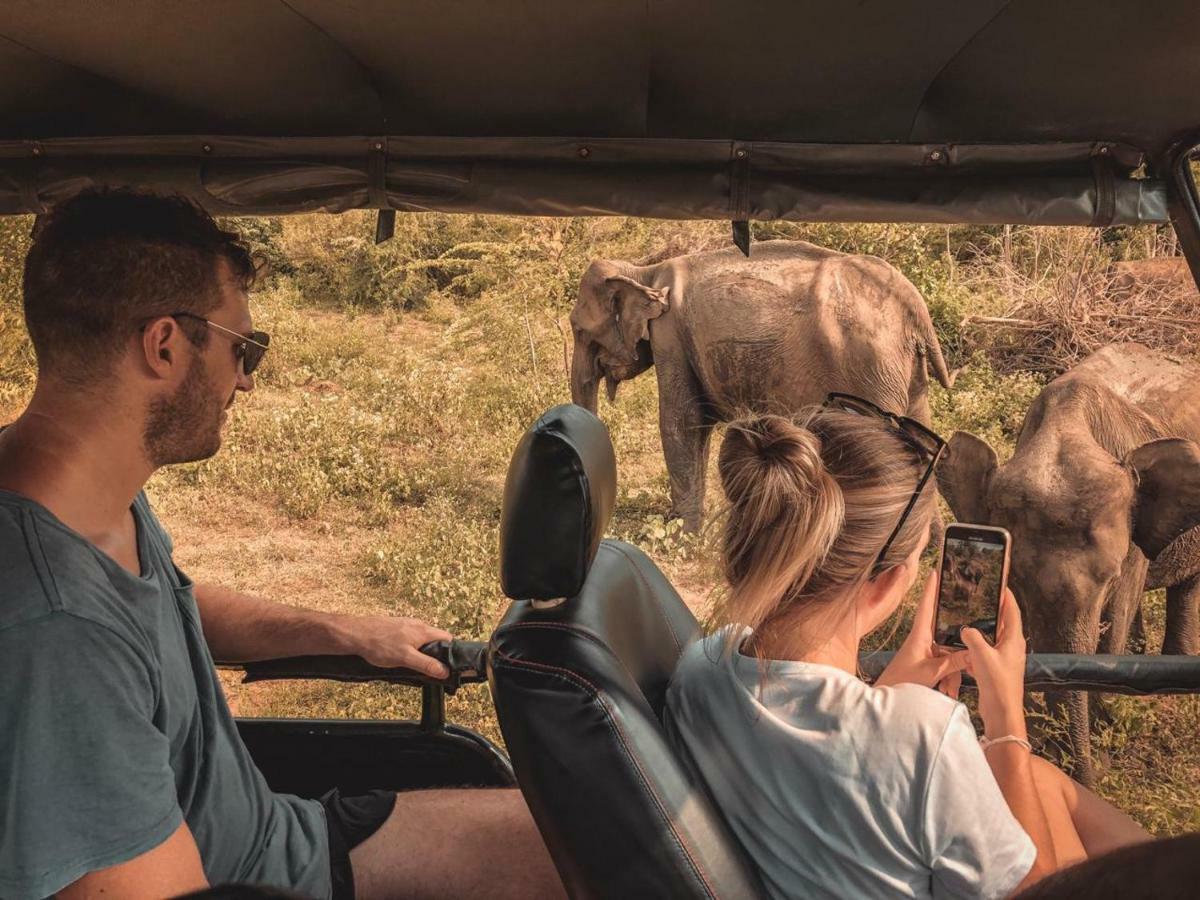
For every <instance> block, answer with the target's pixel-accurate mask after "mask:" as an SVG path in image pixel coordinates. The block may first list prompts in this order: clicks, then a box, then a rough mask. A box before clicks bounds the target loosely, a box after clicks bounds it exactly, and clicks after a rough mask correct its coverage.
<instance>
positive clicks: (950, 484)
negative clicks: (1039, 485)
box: [937, 431, 999, 523]
mask: <svg viewBox="0 0 1200 900" xmlns="http://www.w3.org/2000/svg"><path fill="white" fill-rule="evenodd" d="M998 466H999V460H998V459H997V457H996V451H995V450H993V449H992V448H991V446H990V445H989V444H988V442H987V441H985V440H982V439H981V438H977V437H976V436H975V435H973V434H971V433H970V432H969V431H956V432H954V434H953V435H951V437H950V442H949V443H948V444H947V445H946V449H945V451H944V452H943V453H942V458H941V459H940V460H938V466H937V482H938V489H939V490H940V491H941V492H942V496H943V497H945V498H946V502H947V503H949V504H950V509H952V510H953V511H954V517H955V518H956V519H958V521H960V522H979V523H984V522H986V521H987V518H988V512H987V491H988V486H989V485H990V484H991V480H992V476H993V475H994V474H995V473H996V469H997V467H998Z"/></svg>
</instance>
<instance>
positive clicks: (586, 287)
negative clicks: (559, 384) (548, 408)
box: [571, 241, 951, 531]
mask: <svg viewBox="0 0 1200 900" xmlns="http://www.w3.org/2000/svg"><path fill="white" fill-rule="evenodd" d="M571 327H572V329H573V331H574V334H575V357H574V361H573V363H572V365H571V398H572V400H574V402H575V403H577V404H579V405H580V406H583V407H585V408H586V409H588V410H590V411H591V412H596V398H597V393H598V388H599V383H600V381H601V380H603V381H604V382H605V383H606V386H607V389H608V397H609V400H610V401H611V400H613V399H614V398H615V396H616V392H617V386H618V385H619V384H620V382H622V381H625V380H627V379H629V378H633V377H634V376H636V375H638V374H640V373H642V372H644V371H645V370H646V369H648V368H650V367H651V366H655V367H656V372H657V376H658V420H659V429H660V431H661V434H662V442H663V452H664V454H665V456H666V462H667V472H668V474H669V475H670V479H671V507H672V510H671V512H672V515H675V516H680V517H682V518H683V522H684V527H685V528H686V529H687V530H689V531H695V530H697V529H698V528H699V527H700V523H701V516H702V509H703V501H704V473H705V468H706V463H707V458H708V442H709V436H710V434H711V432H712V428H713V425H715V424H716V423H717V422H721V421H728V420H729V419H730V418H733V417H735V416H737V415H738V414H739V413H741V412H743V411H755V412H763V413H766V412H774V413H783V414H787V413H789V412H794V411H795V410H797V409H799V408H800V407H803V406H806V405H809V404H813V403H820V402H821V401H822V400H824V398H825V396H826V395H827V394H828V393H829V392H830V391H843V392H846V393H850V394H857V395H858V396H860V397H864V398H866V399H868V400H871V401H872V402H874V403H876V404H877V405H879V406H881V407H883V408H884V409H888V410H891V411H892V412H895V413H901V414H905V415H908V416H911V417H912V418H915V419H918V420H920V421H921V422H923V423H925V424H928V423H929V402H928V397H927V390H928V377H927V374H926V363H928V365H929V367H930V368H931V369H932V371H933V374H934V376H935V377H936V378H937V379H938V381H939V382H941V383H942V384H943V385H945V386H946V387H949V386H950V383H951V377H950V374H949V373H948V372H947V371H946V363H945V361H944V360H943V359H942V351H941V347H940V346H939V344H938V340H937V336H936V334H934V330H933V323H932V322H931V321H930V318H929V311H928V310H927V309H926V307H925V301H924V300H923V299H922V298H921V295H920V294H919V293H918V292H917V289H916V288H915V287H913V285H912V284H911V283H910V282H909V281H908V279H906V278H905V277H904V276H903V275H902V274H900V272H898V271H897V270H896V269H895V268H893V267H892V266H890V265H888V264H887V263H886V262H884V261H883V260H881V259H877V258H876V257H873V256H851V255H848V254H845V253H837V252H834V251H832V250H824V249H822V248H820V247H816V246H814V245H812V244H807V243H804V242H801V241H764V242H762V243H758V244H755V245H754V249H753V252H752V255H751V257H750V258H749V259H747V258H746V257H744V256H743V255H742V254H741V252H740V251H738V250H736V249H734V248H732V247H731V248H729V249H728V250H718V251H713V252H708V253H694V254H692V255H690V256H680V257H676V258H674V259H668V260H666V261H664V262H661V263H658V264H657V265H651V266H636V265H633V264H632V263H627V262H617V261H610V260H596V261H595V262H593V263H592V264H591V266H589V267H588V270H587V272H585V273H584V276H583V280H582V282H581V283H580V286H579V297H578V299H577V300H576V303H575V308H574V309H573V310H572V311H571Z"/></svg>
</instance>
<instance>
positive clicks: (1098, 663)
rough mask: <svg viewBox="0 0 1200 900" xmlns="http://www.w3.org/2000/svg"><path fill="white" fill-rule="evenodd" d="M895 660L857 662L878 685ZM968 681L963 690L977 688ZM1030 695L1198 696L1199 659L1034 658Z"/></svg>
mask: <svg viewBox="0 0 1200 900" xmlns="http://www.w3.org/2000/svg"><path fill="white" fill-rule="evenodd" d="M891 658H892V653H890V652H884V651H878V652H874V653H864V654H862V655H861V656H860V657H859V667H860V668H861V669H862V671H863V674H864V675H866V676H867V677H868V678H870V679H874V678H875V677H876V676H877V675H879V673H880V672H882V671H883V667H884V666H886V665H887V663H888V661H890V660H891ZM973 685H974V682H973V681H972V679H971V678H970V677H968V676H964V677H963V686H964V687H968V686H973ZM1025 687H1026V689H1027V690H1031V691H1057V690H1067V691H1093V692H1096V693H1106V694H1132V695H1148V694H1196V693H1200V656H1142V655H1136V654H1133V655H1127V656H1118V655H1114V654H1108V655H1105V654H1097V655H1092V656H1085V655H1079V654H1073V653H1031V654H1030V655H1029V656H1028V657H1027V659H1026V662H1025Z"/></svg>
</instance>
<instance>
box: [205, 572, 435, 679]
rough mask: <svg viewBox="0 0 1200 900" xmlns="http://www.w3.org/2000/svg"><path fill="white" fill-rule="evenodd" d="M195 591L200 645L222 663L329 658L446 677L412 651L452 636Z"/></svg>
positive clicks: (410, 624) (397, 620) (418, 625)
mask: <svg viewBox="0 0 1200 900" xmlns="http://www.w3.org/2000/svg"><path fill="white" fill-rule="evenodd" d="M194 591H195V595H196V606H197V607H198V608H199V610H200V622H201V624H202V625H203V626H204V639H205V640H206V641H207V642H208V648H209V650H210V651H211V652H212V655H213V658H215V659H217V660H220V661H221V662H231V663H240V662H254V661H256V660H263V659H279V658H280V657H284V656H316V655H322V654H331V655H335V656H361V657H362V658H363V659H365V660H366V661H367V662H369V663H371V664H372V665H376V666H384V667H397V666H403V667H405V668H409V669H415V670H417V671H419V672H423V673H425V674H426V675H429V676H431V677H433V678H445V677H446V676H448V675H449V674H450V673H449V672H448V671H447V669H446V667H445V666H443V665H442V664H441V663H440V662H438V661H437V660H436V659H433V658H432V657H430V656H426V655H425V654H424V653H421V652H420V650H418V649H417V648H419V647H420V646H421V645H422V644H426V643H428V642H429V641H438V640H449V639H450V638H451V637H452V635H451V634H450V633H449V632H448V631H443V630H442V629H440V628H434V627H433V626H432V625H428V624H426V623H425V622H422V621H421V620H419V619H409V618H405V617H403V616H347V615H338V614H335V613H323V612H317V611H315V610H311V609H302V608H300V607H297V606H288V605H287V604H284V603H274V602H272V601H270V600H263V599H261V598H259V597H252V596H250V595H249V594H241V593H238V592H237V591H232V590H229V589H228V588H223V587H218V586H217V585H212V584H197V585H196V586H195V588H194Z"/></svg>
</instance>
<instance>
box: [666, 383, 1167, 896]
mask: <svg viewBox="0 0 1200 900" xmlns="http://www.w3.org/2000/svg"><path fill="white" fill-rule="evenodd" d="M942 446H944V444H943V442H942V441H941V439H940V438H938V437H937V436H936V435H934V434H933V433H932V432H929V431H928V430H927V429H925V428H924V427H923V426H920V425H919V424H918V423H916V422H913V421H912V420H909V419H902V418H899V417H895V416H890V415H889V414H887V413H884V412H882V411H880V410H878V409H877V408H875V407H873V406H871V405H870V404H869V403H867V402H866V401H862V400H860V399H858V398H851V397H846V396H845V395H831V398H830V402H827V404H826V406H825V407H823V408H820V409H816V410H810V411H808V412H806V413H805V414H803V415H802V416H801V417H800V418H798V419H795V420H792V419H787V418H782V417H779V416H763V417H758V418H753V419H744V420H741V421H738V422H735V423H733V424H731V425H730V427H729V430H728V432H727V434H726V437H725V441H724V444H723V445H722V447H721V453H720V458H719V463H718V467H719V472H720V476H721V484H722V488H723V489H724V492H725V497H726V500H727V501H728V508H727V510H726V514H725V515H726V518H725V524H724V532H723V542H722V562H723V566H724V571H725V576H726V579H727V582H728V585H727V587H728V590H727V591H726V592H725V593H724V595H723V597H722V598H721V599H720V600H719V601H718V603H717V606H716V609H715V611H714V620H715V624H716V625H717V626H718V627H717V628H716V630H714V631H713V633H711V634H710V635H709V637H708V638H706V639H705V640H704V641H701V642H698V643H696V644H694V645H692V646H691V647H690V648H688V650H687V651H685V654H684V657H683V659H681V661H680V665H679V668H678V670H677V672H676V675H675V678H674V680H673V681H672V684H671V688H670V691H669V693H668V697H667V716H666V719H667V726H668V731H669V733H670V735H671V738H672V740H673V741H674V743H675V745H676V747H677V748H678V749H679V750H680V752H681V753H682V754H683V755H684V757H685V758H686V759H688V760H689V762H690V763H691V764H692V765H693V767H694V769H695V771H696V772H698V774H699V775H700V777H701V778H702V779H703V780H704V782H705V783H706V784H707V786H708V788H709V790H710V792H711V794H712V796H713V798H714V799H715V801H716V803H717V805H718V807H719V808H720V809H721V811H722V813H723V814H724V816H725V818H726V820H727V821H728V822H729V824H730V825H731V827H732V828H733V830H734V832H735V833H736V834H737V836H738V838H739V839H740V841H741V843H742V845H743V846H744V847H745V848H746V850H747V852H748V853H749V855H750V857H751V859H752V860H753V861H754V862H755V863H756V864H757V866H758V868H759V871H760V873H761V875H762V879H763V882H764V884H765V885H766V887H767V890H768V892H769V893H770V894H771V895H772V896H774V897H795V896H803V897H839V898H842V897H893V896H900V897H930V896H934V897H942V896H952V897H960V896H961V897H1004V896H1008V895H1009V894H1011V893H1013V892H1014V891H1016V890H1019V889H1021V888H1023V887H1025V886H1027V885H1030V884H1032V883H1034V882H1035V881H1037V880H1038V879H1039V878H1042V877H1044V876H1045V875H1047V874H1049V873H1051V872H1053V871H1055V870H1056V869H1058V868H1062V867H1065V866H1067V865H1070V864H1071V863H1073V862H1076V861H1078V860H1080V859H1083V858H1084V857H1085V856H1089V855H1093V854H1096V853H1101V852H1104V851H1106V850H1110V849H1112V848H1114V847H1118V846H1122V845H1124V844H1129V843H1135V842H1137V841H1141V840H1147V839H1148V838H1149V835H1148V834H1147V833H1146V832H1145V831H1143V830H1142V829H1141V828H1140V827H1139V826H1138V825H1137V824H1136V823H1134V822H1133V821H1132V820H1131V819H1130V818H1129V817H1128V816H1126V815H1125V814H1124V813H1122V812H1120V811H1119V810H1117V809H1115V808H1114V807H1112V806H1111V805H1109V804H1108V803H1106V802H1105V801H1103V800H1101V799H1100V798H1098V797H1097V796H1096V795H1094V794H1093V793H1091V792H1090V791H1088V790H1086V789H1085V788H1083V787H1082V786H1081V785H1079V784H1076V783H1075V782H1073V781H1072V780H1071V779H1070V778H1068V777H1067V776H1066V775H1064V774H1063V773H1062V772H1061V771H1059V770H1058V769H1057V768H1055V767H1054V766H1053V765H1051V764H1050V763H1048V762H1045V761H1044V760H1041V759H1038V758H1036V757H1034V756H1032V755H1031V754H1030V752H1029V744H1028V741H1027V736H1026V729H1025V715H1024V708H1023V695H1024V668H1025V640H1024V637H1023V635H1022V632H1021V614H1020V610H1019V608H1018V606H1017V604H1016V601H1015V600H1014V599H1013V596H1012V594H1011V593H1008V592H1006V594H1005V596H1004V598H1003V601H1002V603H1001V611H1000V623H999V628H998V633H997V640H996V645H995V646H992V645H991V644H989V643H988V642H987V641H986V640H985V639H984V638H983V636H982V635H981V634H980V633H979V632H977V631H974V630H971V629H966V630H965V631H964V634H963V637H964V641H965V643H966V645H967V648H968V649H967V650H960V651H957V652H952V651H950V650H949V649H948V648H942V647H936V646H935V645H934V643H933V628H934V616H935V613H936V592H937V581H936V576H934V575H931V577H930V578H929V580H928V581H927V582H926V584H925V590H924V593H923V595H922V597H921V600H920V603H919V604H918V607H917V611H916V616H915V619H914V622H913V627H912V631H911V633H910V634H909V635H908V637H907V639H906V640H905V642H904V644H903V646H902V648H901V649H900V650H899V651H898V653H897V654H896V656H895V658H894V659H893V661H892V662H891V664H890V665H889V666H888V667H887V669H886V670H885V671H884V672H883V674H882V675H881V676H880V678H879V679H878V680H877V681H876V682H875V684H874V686H869V685H867V684H865V683H863V682H862V681H861V680H860V679H859V678H858V677H857V675H856V671H857V661H858V653H859V644H860V642H861V641H862V639H863V638H864V637H865V636H866V635H868V634H870V633H871V632H872V631H874V630H875V629H876V628H878V627H879V626H880V625H882V624H883V623H884V622H886V621H887V620H888V618H889V617H890V616H891V615H892V613H894V612H895V611H896V608H897V607H898V606H899V604H900V602H901V600H902V599H903V597H904V595H905V593H906V592H907V591H908V589H909V588H910V587H911V586H912V584H913V582H914V581H915V580H916V578H917V574H918V559H919V557H920V555H921V551H922V550H923V549H924V547H925V545H926V543H927V542H928V540H929V531H930V525H931V522H932V520H933V516H934V512H935V493H934V491H933V490H932V489H926V485H927V482H928V481H929V480H930V475H931V474H932V471H933V465H934V463H935V462H936V460H937V455H938V454H939V453H940V451H941V448H942ZM964 668H965V669H967V670H968V671H969V672H970V673H971V674H972V675H973V676H974V677H975V679H976V681H977V682H978V685H979V712H980V716H981V718H982V719H983V725H984V737H983V739H982V742H981V741H980V740H979V739H977V738H976V734H975V730H974V728H973V726H972V724H971V721H970V718H969V716H968V714H967V711H966V708H965V707H964V706H962V705H961V704H960V703H958V702H956V701H955V700H954V699H953V697H954V696H955V695H956V694H957V690H958V682H959V680H960V673H961V671H962V670H963V669H964ZM931 688H940V689H941V690H942V691H943V692H939V691H938V690H931Z"/></svg>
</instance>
